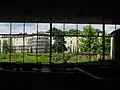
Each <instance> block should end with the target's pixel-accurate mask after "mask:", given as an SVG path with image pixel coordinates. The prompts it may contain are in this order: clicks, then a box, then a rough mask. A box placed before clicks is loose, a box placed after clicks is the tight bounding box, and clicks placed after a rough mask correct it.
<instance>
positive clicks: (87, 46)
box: [78, 25, 110, 54]
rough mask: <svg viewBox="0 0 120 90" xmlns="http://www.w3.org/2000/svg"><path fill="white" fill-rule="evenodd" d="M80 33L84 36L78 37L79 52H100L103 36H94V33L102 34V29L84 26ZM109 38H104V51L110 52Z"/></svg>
mask: <svg viewBox="0 0 120 90" xmlns="http://www.w3.org/2000/svg"><path fill="white" fill-rule="evenodd" d="M81 34H82V35H85V36H86V37H81V38H79V40H78V42H79V45H78V46H79V49H80V53H84V54H100V53H102V52H103V51H102V47H103V38H102V37H95V36H96V35H100V34H101V35H102V31H100V30H99V29H97V30H96V29H94V28H93V27H91V26H89V25H88V26H85V27H84V28H83V31H82V32H81ZM109 49H110V38H105V53H109V52H110V50H109Z"/></svg>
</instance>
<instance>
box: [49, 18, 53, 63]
mask: <svg viewBox="0 0 120 90" xmlns="http://www.w3.org/2000/svg"><path fill="white" fill-rule="evenodd" d="M49 63H50V65H51V64H52V16H51V17H50V61H49Z"/></svg>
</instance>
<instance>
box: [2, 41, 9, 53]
mask: <svg viewBox="0 0 120 90" xmlns="http://www.w3.org/2000/svg"><path fill="white" fill-rule="evenodd" d="M2 51H3V52H4V53H5V54H7V53H8V52H9V46H8V42H7V40H3V47H2Z"/></svg>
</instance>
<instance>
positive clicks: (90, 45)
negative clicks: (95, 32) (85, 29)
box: [89, 21, 91, 61]
mask: <svg viewBox="0 0 120 90" xmlns="http://www.w3.org/2000/svg"><path fill="white" fill-rule="evenodd" d="M89 25H90V30H89V61H91V35H90V33H91V21H90V22H89Z"/></svg>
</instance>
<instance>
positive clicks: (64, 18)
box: [62, 18, 66, 62]
mask: <svg viewBox="0 0 120 90" xmlns="http://www.w3.org/2000/svg"><path fill="white" fill-rule="evenodd" d="M64 19H65V20H64V24H63V37H62V38H63V43H64V38H65V37H64V36H65V21H66V18H64ZM63 49H64V48H63ZM63 60H64V62H66V60H65V53H64V50H63Z"/></svg>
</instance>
